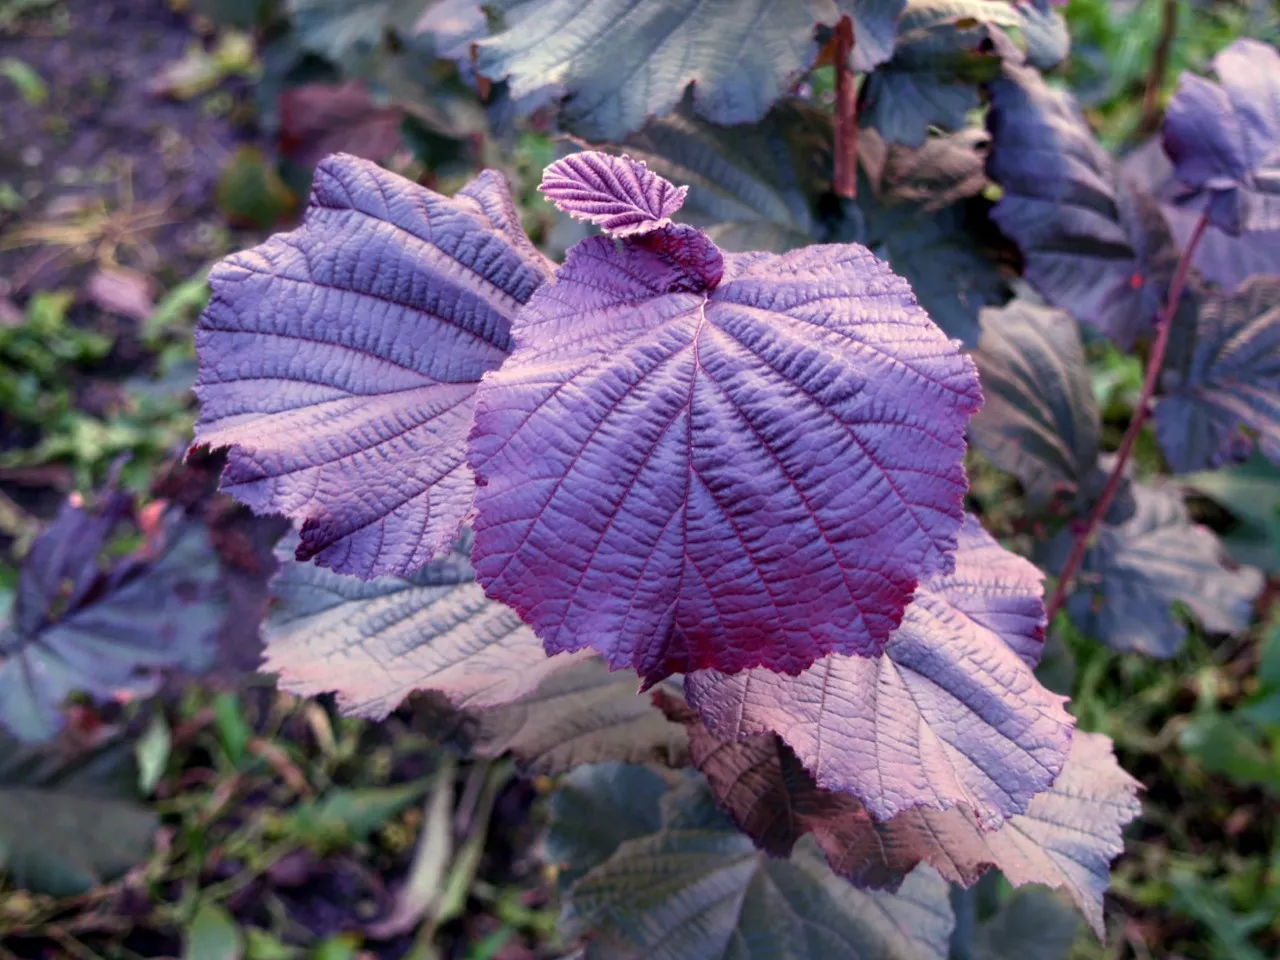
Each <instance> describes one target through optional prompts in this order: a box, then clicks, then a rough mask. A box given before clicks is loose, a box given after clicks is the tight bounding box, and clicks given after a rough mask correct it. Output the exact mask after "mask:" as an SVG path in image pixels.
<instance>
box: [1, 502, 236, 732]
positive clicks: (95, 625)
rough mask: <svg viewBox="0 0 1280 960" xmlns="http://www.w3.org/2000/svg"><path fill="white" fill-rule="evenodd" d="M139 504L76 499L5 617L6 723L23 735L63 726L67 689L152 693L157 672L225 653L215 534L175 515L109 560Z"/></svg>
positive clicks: (33, 557) (200, 665) (102, 694)
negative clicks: (111, 542) (117, 530)
mask: <svg viewBox="0 0 1280 960" xmlns="http://www.w3.org/2000/svg"><path fill="white" fill-rule="evenodd" d="M129 508H130V499H129V498H128V497H127V496H125V495H124V494H120V493H109V494H107V495H106V496H105V499H104V503H103V504H102V505H101V506H100V507H99V508H98V509H97V510H89V509H87V508H84V507H80V506H76V505H73V504H71V503H67V504H66V505H64V506H63V508H62V511H61V512H60V513H59V514H58V517H57V519H56V520H54V522H53V523H52V524H51V525H50V526H49V528H48V529H47V530H46V531H45V532H44V533H42V534H41V535H40V537H39V538H37V540H36V542H35V544H34V545H33V546H32V549H31V553H30V554H29V555H28V557H27V558H26V560H25V562H24V563H23V566H22V569H21V570H20V571H19V574H18V589H17V597H16V600H15V603H14V606H13V610H12V615H11V617H10V619H9V621H8V622H4V621H0V727H7V728H8V729H9V730H10V731H12V732H13V733H14V735H16V736H17V737H18V738H19V739H21V740H26V741H40V740H46V739H48V738H49V737H51V736H53V735H54V734H55V733H56V732H57V730H58V728H59V727H60V726H61V706H62V703H63V701H64V700H65V699H66V698H67V695H68V694H71V693H86V694H89V695H91V696H94V697H98V698H103V699H106V698H111V697H114V696H117V695H121V694H132V695H138V694H143V693H146V692H149V691H151V690H152V689H154V687H155V685H156V683H157V679H158V673H157V672H158V671H161V670H165V669H171V670H188V671H199V670H203V669H205V668H206V667H208V666H210V664H211V663H212V662H213V660H214V658H215V655H216V652H217V650H216V647H217V644H216V638H217V636H218V631H219V628H220V627H221V625H222V618H223V615H224V614H225V613H226V610H227V602H226V600H227V596H226V590H225V587H224V586H223V583H222V580H221V577H220V571H219V568H218V558H217V556H216V555H215V553H214V551H213V549H212V547H211V546H210V544H209V538H208V535H207V534H206V533H205V531H204V529H203V528H202V527H200V526H199V525H197V524H195V523H193V522H190V521H188V520H186V519H184V518H182V517H181V516H176V515H173V514H170V515H168V516H166V517H164V518H163V519H162V523H161V525H160V527H159V529H158V530H157V531H156V532H155V534H154V535H153V536H152V537H151V539H150V542H149V543H148V544H146V545H145V546H144V547H143V548H141V549H140V550H139V551H138V552H137V553H135V554H133V555H132V556H130V557H128V558H125V559H124V560H121V561H118V562H117V563H115V564H114V565H113V566H112V567H110V568H109V569H106V570H104V569H102V568H101V567H100V566H99V562H98V560H99V554H100V552H101V551H102V549H103V547H104V545H105V544H106V541H107V538H108V536H109V535H110V533H111V531H112V529H113V528H114V527H115V526H116V524H117V523H118V522H119V521H120V520H122V519H123V518H124V516H125V515H126V514H127V513H128V511H129Z"/></svg>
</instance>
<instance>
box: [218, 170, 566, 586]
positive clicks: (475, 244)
mask: <svg viewBox="0 0 1280 960" xmlns="http://www.w3.org/2000/svg"><path fill="white" fill-rule="evenodd" d="M550 269H551V268H550V264H549V263H548V262H547V261H546V260H545V258H543V257H542V256H541V254H539V253H537V251H536V250H535V249H534V248H533V246H532V245H531V244H530V243H529V241H528V239H527V238H526V237H525V236H524V234H523V232H521V229H520V220H519V216H518V215H517V213H516V211H515V208H514V207H513V205H512V203H511V198H510V195H509V194H508V192H507V188H506V184H505V183H504V182H503V181H502V178H501V177H500V176H499V175H497V174H494V173H491V172H486V173H484V174H481V175H480V177H478V178H477V179H475V180H473V181H472V182H471V184H470V185H468V186H467V187H466V188H465V189H463V191H462V192H461V193H459V194H458V196H457V197H455V198H453V199H448V198H445V197H442V196H439V195H438V194H434V193H432V192H430V191H429V190H425V189H423V188H422V187H419V186H416V185H415V184H413V183H410V182H409V181H408V180H405V179H403V178H401V177H398V176H396V175H395V174H392V173H388V172H386V171H384V170H381V169H379V168H378V167H377V166H375V165H374V164H372V163H369V162H367V161H363V160H357V159H355V158H353V157H347V156H342V155H338V156H334V157H330V158H329V159H327V160H325V161H324V162H323V163H321V164H320V166H319V167H318V168H317V170H316V175H315V185H314V188H313V194H312V198H311V205H310V207H309V208H308V210H307V214H306V217H305V219H304V221H303V224H302V226H301V227H299V228H298V229H297V230H294V231H293V232H291V233H285V234H278V235H276V236H274V237H272V238H271V239H269V240H267V241H266V242H265V243H263V244H261V245H259V246H257V247H254V248H253V249H252V250H247V251H245V252H243V253H238V254H236V255H234V256H232V257H228V258H227V259H226V260H223V261H222V262H221V263H220V264H219V265H218V266H217V267H215V268H214V270H213V273H212V274H211V276H210V282H211V284H212V287H213V297H212V300H211V301H210V303H209V306H208V308H207V309H206V311H205V313H204V315H203V316H202V317H201V318H200V325H199V328H198V329H197V331H196V350H197V353H198V355H199V360H200V373H199V378H198V379H197V382H196V394H197V396H199V398H200V403H201V409H200V420H199V422H198V424H197V425H196V438H195V444H196V445H197V446H209V447H230V448H231V450H230V452H229V455H228V460H227V468H226V471H225V473H224V474H223V484H222V485H223V489H224V490H226V491H228V492H229V493H231V494H233V495H234V496H235V497H236V498H237V499H238V500H240V501H242V502H243V503H245V504H246V505H247V506H249V507H250V508H251V509H253V510H254V511H255V512H258V513H281V514H284V515H285V516H288V517H290V518H291V519H293V520H295V521H297V522H299V523H300V524H301V534H302V541H301V544H300V546H299V548H298V558H299V559H304V560H305V559H310V558H313V557H314V558H315V560H316V562H317V563H319V564H321V565H322V566H326V567H330V568H332V569H334V570H337V571H338V572H340V573H352V574H356V575H357V576H361V577H372V576H375V575H377V574H380V573H392V574H404V573H408V572H411V571H413V570H416V569H417V568H418V567H421V566H422V565H423V564H425V563H426V562H427V561H428V560H430V559H431V558H432V557H434V556H436V555H439V554H441V553H443V552H446V551H448V549H449V547H450V546H451V545H452V544H453V542H454V540H456V539H457V536H458V531H459V529H460V527H461V524H462V522H463V520H464V519H465V518H466V516H467V514H468V512H469V511H470V509H471V503H472V494H473V491H474V480H473V477H472V474H471V469H470V468H469V467H468V466H467V463H466V451H465V439H466V435H467V431H468V430H469V429H470V426H471V412H472V407H473V403H474V396H475V389H476V384H477V382H478V381H479V379H480V377H481V376H482V375H483V374H484V373H485V371H487V370H492V369H494V368H496V367H497V366H498V365H499V364H500V363H502V361H503V360H504V359H505V358H506V355H507V353H508V351H509V350H510V349H511V337H510V322H511V318H512V316H513V315H514V314H515V312H516V309H517V308H518V307H519V306H520V305H521V304H523V303H524V302H525V301H527V300H528V299H529V297H530V295H531V294H532V293H533V291H534V290H535V289H537V288H538V286H539V285H540V284H541V283H542V282H543V280H544V279H545V278H546V276H547V275H548V274H549V273H550Z"/></svg>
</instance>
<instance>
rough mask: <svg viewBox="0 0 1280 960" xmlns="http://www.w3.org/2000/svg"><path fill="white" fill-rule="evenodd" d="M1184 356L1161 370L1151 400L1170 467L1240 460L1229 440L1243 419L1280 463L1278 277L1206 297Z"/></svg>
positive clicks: (1181, 468)
mask: <svg viewBox="0 0 1280 960" xmlns="http://www.w3.org/2000/svg"><path fill="white" fill-rule="evenodd" d="M1184 360H1185V362H1184V364H1182V365H1171V364H1167V365H1166V367H1165V369H1164V371H1163V372H1162V373H1161V386H1162V388H1163V390H1164V391H1165V392H1164V395H1163V396H1162V397H1161V398H1160V404H1159V406H1158V407H1156V436H1157V437H1158V438H1159V440H1160V446H1161V447H1162V448H1163V449H1164V455H1165V458H1166V459H1167V460H1168V461H1169V466H1170V467H1171V468H1172V469H1173V470H1174V472H1175V473H1186V472H1189V471H1192V470H1200V469H1203V468H1205V467H1216V466H1220V465H1222V464H1223V463H1229V462H1231V461H1233V460H1237V459H1240V458H1239V457H1235V456H1233V455H1230V447H1231V445H1232V443H1233V441H1235V440H1236V439H1237V438H1238V437H1239V435H1240V428H1241V426H1244V427H1247V428H1249V430H1250V431H1252V432H1253V433H1254V434H1256V435H1257V438H1258V446H1259V447H1260V449H1261V450H1262V452H1263V453H1264V454H1266V456H1267V457H1269V458H1270V459H1271V460H1272V462H1275V463H1280V277H1266V276H1261V277H1253V278H1251V279H1249V280H1247V281H1245V283H1244V285H1243V286H1242V287H1241V288H1240V289H1239V290H1237V291H1236V292H1234V293H1230V294H1210V295H1208V296H1206V297H1204V298H1203V299H1202V300H1201V302H1200V311H1199V315H1198V316H1197V317H1196V320H1195V333H1194V335H1193V340H1192V343H1191V345H1190V349H1188V350H1186V351H1184ZM1247 446H1248V445H1246V447H1247ZM1224 453H1226V454H1227V455H1226V456H1224Z"/></svg>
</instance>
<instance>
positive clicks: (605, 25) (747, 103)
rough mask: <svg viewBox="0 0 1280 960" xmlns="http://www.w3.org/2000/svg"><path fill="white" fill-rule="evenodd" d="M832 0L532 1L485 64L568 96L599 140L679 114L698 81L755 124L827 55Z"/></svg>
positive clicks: (703, 98) (580, 123)
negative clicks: (824, 37)
mask: <svg viewBox="0 0 1280 960" xmlns="http://www.w3.org/2000/svg"><path fill="white" fill-rule="evenodd" d="M832 7H833V4H832V3H831V2H830V0H815V2H813V3H808V2H805V3H795V2H793V0H643V2H638V0H595V2H593V3H586V4H584V3H582V2H581V0H523V2H519V3H511V4H507V5H506V10H505V11H504V13H505V16H504V18H503V25H504V27H505V28H506V29H505V30H504V31H502V32H500V33H498V34H497V35H495V36H492V37H490V38H488V39H487V40H484V41H481V43H480V44H479V54H478V60H477V67H478V69H479V72H480V73H481V74H483V75H484V76H486V77H488V78H490V79H491V80H502V79H506V80H507V82H508V83H509V84H510V87H511V93H512V96H514V97H516V98H522V97H526V96H530V95H531V94H533V93H534V92H536V91H554V92H555V93H556V94H558V95H561V96H564V97H565V100H564V103H563V107H562V111H561V119H562V122H564V123H565V124H566V125H567V126H568V127H570V128H571V129H572V130H573V131H574V132H575V133H577V134H579V135H580V136H583V137H585V138H587V139H588V140H600V141H606V142H613V143H617V142H619V141H621V140H622V139H623V138H624V137H626V135H627V134H629V133H633V132H634V131H636V130H639V129H640V128H641V127H642V126H644V123H645V120H646V119H647V118H649V117H651V116H662V115H664V114H667V113H670V112H671V111H672V110H674V109H675V108H676V105H677V104H679V103H680V101H681V99H682V98H683V97H684V95H685V91H686V89H687V88H689V87H690V86H691V85H692V88H693V90H692V99H693V108H694V110H695V111H696V112H697V113H698V115H699V116H702V117H705V118H706V119H708V120H710V121H712V122H713V123H722V124H734V123H751V122H754V121H757V120H759V119H760V118H761V117H763V116H764V115H765V114H766V113H767V112H768V110H769V108H770V107H771V106H772V105H773V104H774V102H775V101H777V100H779V99H780V98H781V97H783V96H784V95H785V94H786V93H787V91H788V90H790V89H791V87H792V85H793V84H794V83H795V82H796V81H797V80H798V79H799V78H800V77H801V75H802V74H803V73H804V72H805V71H806V70H808V69H809V67H810V66H811V65H812V64H813V62H814V60H815V59H816V57H817V53H818V45H817V42H816V40H815V38H814V28H815V26H816V24H817V22H818V21H819V20H826V21H830V22H834V20H835V19H836V15H835V11H834V10H833V9H832Z"/></svg>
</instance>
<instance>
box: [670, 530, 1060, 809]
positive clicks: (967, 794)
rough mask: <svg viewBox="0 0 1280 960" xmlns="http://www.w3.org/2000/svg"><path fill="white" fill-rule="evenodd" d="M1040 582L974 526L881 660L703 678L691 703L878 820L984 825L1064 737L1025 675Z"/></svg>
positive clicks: (1039, 779)
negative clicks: (794, 758) (788, 752)
mask: <svg viewBox="0 0 1280 960" xmlns="http://www.w3.org/2000/svg"><path fill="white" fill-rule="evenodd" d="M1042 587H1043V585H1042V582H1041V575H1040V572H1039V571H1038V570H1036V568H1035V567H1034V566H1032V565H1031V564H1030V563H1028V562H1027V561H1026V560H1023V559H1022V558H1021V557H1018V556H1016V555H1014V554H1012V553H1009V552H1008V551H1007V550H1005V549H1004V548H1002V547H1001V546H1000V545H999V544H998V543H996V542H995V540H993V539H992V538H991V536H990V535H989V534H988V533H986V531H984V530H983V529H982V527H981V526H980V525H979V524H978V522H977V520H976V519H974V518H972V517H970V518H969V519H968V520H967V521H966V523H965V526H964V528H963V529H962V530H961V533H960V547H959V550H958V552H957V553H956V568H955V572H954V573H951V574H946V575H939V576H935V577H934V578H932V579H931V580H928V581H926V582H924V583H922V584H921V586H920V589H919V590H918V591H917V592H916V596H915V599H914V600H913V601H912V604H911V606H909V607H908V608H907V612H906V615H905V616H904V617H903V619H902V625H901V626H900V627H899V628H898V629H897V630H896V631H895V632H894V633H893V635H892V636H891V637H890V638H889V644H888V646H887V647H886V648H885V652H884V653H883V654H882V655H881V656H879V657H877V658H869V657H845V656H839V655H833V656H829V657H826V658H825V659H822V660H819V661H818V662H817V663H815V664H814V665H813V666H812V667H810V668H809V669H808V670H806V671H805V672H804V673H802V674H800V676H798V677H788V676H785V675H783V674H778V673H773V672H771V671H770V670H767V669H760V668H758V669H753V670H746V671H743V672H742V673H737V674H734V675H732V676H729V675H725V674H722V673H717V672H715V671H699V672H696V673H693V674H690V675H689V676H688V677H687V678H686V681H685V690H686V694H687V696H688V698H689V702H690V704H691V705H692V706H694V707H695V708H696V709H697V711H698V713H699V714H700V715H701V717H702V719H703V721H704V722H705V723H706V724H707V725H708V726H709V727H710V728H711V729H713V730H715V731H716V732H717V733H718V734H720V735H722V736H725V737H731V738H737V739H743V738H746V737H749V736H753V735H756V734H762V733H771V732H776V733H777V734H778V735H780V736H781V737H782V738H783V739H784V740H785V741H786V742H787V743H788V744H790V746H791V747H792V748H793V749H794V750H795V751H796V753H797V754H798V755H799V757H800V759H801V760H802V761H803V763H804V765H805V766H806V767H807V768H808V769H809V771H810V772H812V774H813V775H814V776H815V777H816V779H817V782H818V783H819V784H820V785H821V786H822V787H824V788H826V789H829V790H836V791H841V792H845V793H848V794H851V795H852V796H854V797H857V798H858V799H859V800H861V801H862V803H863V804H864V806H865V807H866V809H867V810H868V811H869V812H870V813H871V815H872V816H874V817H876V818H877V819H879V820H888V819H889V818H891V817H893V816H895V815H897V814H899V813H902V812H903V811H905V810H909V809H911V808H913V807H928V808H930V809H936V810H945V809H948V808H950V807H954V806H957V805H960V804H963V805H965V806H967V807H968V808H969V809H970V810H971V811H972V812H973V814H974V815H975V816H976V817H977V819H978V820H979V821H980V822H981V823H982V824H983V825H984V826H985V827H988V828H992V827H995V826H998V825H999V824H1000V823H1001V822H1003V821H1004V820H1005V819H1006V818H1008V817H1010V816H1013V815H1014V814H1018V813H1021V812H1023V811H1024V810H1026V809H1027V804H1028V803H1029V802H1030V800H1031V798H1032V797H1033V796H1035V795H1036V794H1037V793H1039V792H1040V791H1042V790H1044V789H1046V788H1047V787H1048V786H1049V785H1050V784H1052V783H1053V781H1054V778H1055V777H1057V776H1058V773H1059V771H1061V769H1062V765H1063V763H1064V762H1065V761H1066V757H1067V750H1068V745H1069V743H1070V741H1071V730H1072V724H1073V721H1072V718H1071V716H1070V715H1069V714H1068V713H1067V712H1066V710H1065V709H1064V708H1063V703H1064V698H1062V697H1060V696H1058V695H1057V694H1055V693H1051V692H1050V691H1048V690H1046V689H1044V688H1043V687H1042V686H1040V684H1039V682H1038V681H1037V680H1036V678H1035V673H1034V672H1033V668H1034V666H1035V664H1036V663H1037V662H1038V661H1039V659H1040V651H1041V648H1042V646H1043V643H1044V626H1045V623H1044V606H1043V604H1042V603H1041V594H1042Z"/></svg>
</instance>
